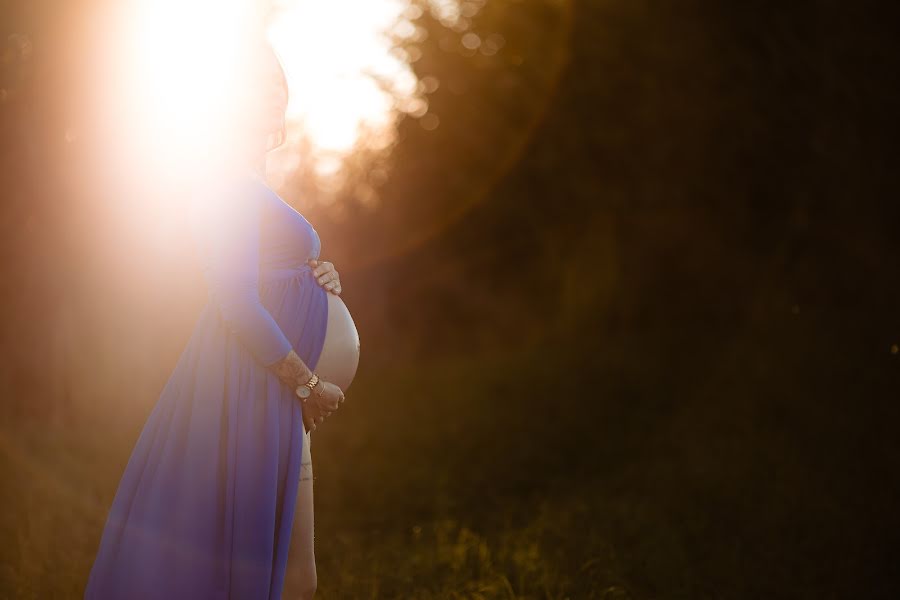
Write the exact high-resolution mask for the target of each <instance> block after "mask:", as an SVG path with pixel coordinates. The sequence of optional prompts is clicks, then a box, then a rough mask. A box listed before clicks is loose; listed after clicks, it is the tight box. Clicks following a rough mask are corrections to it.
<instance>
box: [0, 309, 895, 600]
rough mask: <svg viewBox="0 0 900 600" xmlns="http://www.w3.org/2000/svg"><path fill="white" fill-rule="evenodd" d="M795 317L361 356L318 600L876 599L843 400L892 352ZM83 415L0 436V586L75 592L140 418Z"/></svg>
mask: <svg viewBox="0 0 900 600" xmlns="http://www.w3.org/2000/svg"><path fill="white" fill-rule="evenodd" d="M804 319H805V320H804ZM804 319H799V318H798V317H796V316H793V315H785V316H784V317H783V318H781V320H774V321H772V322H770V323H763V324H759V323H757V324H753V325H752V326H750V325H747V324H744V325H742V326H737V325H736V326H735V327H734V328H731V329H729V330H728V331H722V332H720V333H718V334H716V333H708V334H706V335H704V336H700V338H698V336H697V335H696V334H693V335H692V332H691V331H690V330H689V329H688V328H687V327H686V326H685V328H684V330H677V329H670V330H669V331H668V332H665V335H661V334H660V332H659V331H657V332H656V334H649V333H645V334H643V335H636V334H635V335H630V336H628V338H627V339H618V340H607V341H606V342H605V343H604V346H603V348H601V347H600V345H599V344H595V345H592V346H590V347H585V348H582V349H573V348H571V347H569V348H570V349H568V350H567V349H566V346H564V345H559V346H546V347H540V348H533V349H530V350H522V351H520V352H511V353H508V354H505V355H498V354H495V355H491V356H477V357H475V356H472V357H468V358H455V359H445V360H436V361H432V362H430V363H428V364H421V365H418V366H417V367H416V368H415V369H411V368H410V367H409V365H406V364H394V365H393V366H392V365H390V364H381V365H378V366H377V368H376V366H375V365H373V364H368V365H366V366H365V367H364V369H363V371H362V372H361V373H360V376H359V378H358V379H357V382H356V383H355V384H354V387H353V389H352V390H351V393H350V394H349V395H348V398H349V400H348V402H347V404H346V405H345V407H344V408H342V414H341V415H340V417H339V418H335V419H333V420H332V421H331V422H329V423H328V426H327V427H324V428H323V429H322V430H321V431H320V432H319V433H317V434H315V436H314V442H313V456H314V463H315V471H316V537H317V541H316V544H317V546H316V553H317V562H318V570H319V596H320V597H322V598H421V599H431V598H485V599H487V598H503V599H505V598H523V599H524V598H533V599H559V600H562V599H565V598H571V599H576V598H587V599H594V598H597V599H601V598H602V599H650V598H759V597H765V598H774V597H784V598H805V597H809V598H813V597H815V598H842V597H851V596H853V597H866V598H871V597H890V592H891V591H892V586H891V585H890V584H891V581H890V579H889V578H888V576H887V574H888V573H889V572H890V571H889V569H890V566H889V563H888V562H887V560H886V559H885V558H884V554H883V553H882V549H883V547H884V546H883V543H886V542H887V541H888V539H889V538H888V535H889V534H888V532H890V531H892V530H894V529H893V528H892V526H893V525H895V524H896V521H897V518H896V517H893V516H891V513H892V511H891V510H890V508H891V507H892V506H893V501H894V499H895V498H896V496H895V495H894V492H895V490H894V488H893V487H891V486H890V485H883V484H884V483H885V482H884V481H882V480H880V477H879V476H877V475H873V474H877V473H879V472H882V473H883V472H890V469H891V468H892V467H893V466H895V465H896V458H897V451H896V446H895V445H892V444H888V443H886V442H885V441H884V439H882V438H880V436H881V435H882V434H884V435H889V430H890V425H889V423H890V422H891V418H890V417H891V416H892V415H893V413H890V412H884V411H886V410H893V409H886V408H883V407H884V406H886V405H882V404H879V403H877V402H870V403H868V404H865V406H867V409H866V410H858V408H859V406H860V404H859V402H858V401H857V400H856V399H862V402H863V403H865V401H866V399H871V398H875V397H876V395H877V394H881V393H882V392H883V390H884V389H885V388H884V386H885V385H890V386H893V385H895V384H896V378H895V376H894V375H892V373H893V371H892V369H891V365H893V370H896V363H895V362H894V363H891V362H889V361H891V360H896V357H892V356H891V355H890V354H889V352H885V353H880V352H879V351H877V349H874V348H869V347H867V346H865V345H864V344H863V342H860V345H859V347H858V348H856V350H857V351H858V352H869V354H866V355H865V358H866V361H868V362H866V361H863V360H862V359H861V358H860V359H859V360H857V361H856V362H854V363H853V364H849V363H846V362H844V363H842V362H841V359H842V357H843V356H844V353H845V352H846V350H847V347H846V346H845V347H844V348H843V350H841V351H840V352H839V351H838V350H837V347H836V346H834V345H829V344H826V343H823V340H824V338H823V336H824V335H826V334H824V333H820V332H821V331H822V330H821V328H820V327H818V323H817V322H816V320H815V318H814V317H812V316H804ZM827 335H829V336H833V335H835V332H834V331H830V332H828V333H827ZM688 339H690V340H691V344H690V346H689V347H684V346H682V343H683V342H684V341H685V340H688ZM882 354H883V355H882ZM858 356H862V355H858ZM864 364H868V366H867V367H865V366H863V365H864ZM561 374H562V377H561ZM463 378H465V379H466V380H468V381H472V382H474V386H473V388H472V390H467V389H465V388H462V387H461V385H460V382H461V380H462V379H463ZM545 385H549V386H550V387H549V389H552V390H554V392H555V394H545V393H542V392H541V391H540V390H543V389H548V388H545V387H544V386H545ZM848 393H852V394H854V396H853V398H852V399H851V398H849V397H848V395H847V394H848ZM879 407H882V408H879ZM88 413H89V411H87V412H86V413H85V414H88ZM93 418H94V419H95V421H94V424H89V423H91V418H87V417H86V416H84V415H82V416H81V417H79V418H77V419H73V420H72V424H70V425H69V426H60V425H55V426H49V425H46V424H40V423H35V422H10V421H8V420H7V421H6V422H4V425H3V426H2V429H0V432H2V436H0V450H2V452H0V460H2V463H0V469H2V471H0V473H2V476H3V478H4V481H5V482H6V483H7V485H8V487H6V490H7V491H6V492H4V504H5V506H4V510H3V511H2V513H0V527H2V529H0V533H2V535H3V539H4V540H6V543H5V544H3V545H2V548H0V553H2V554H0V558H2V565H3V566H2V571H0V597H4V598H5V597H9V598H75V597H80V595H81V593H82V590H83V587H84V584H85V580H86V577H87V573H88V570H89V568H90V564H91V561H92V560H93V553H94V552H95V550H96V545H97V542H98V539H99V534H100V531H101V529H102V526H103V521H104V519H105V516H106V511H107V510H108V507H109V503H110V501H111V498H112V495H113V493H114V491H115V486H116V484H117V483H118V478H119V476H120V475H121V470H122V468H123V466H124V464H125V461H126V460H127V457H128V453H129V452H130V450H131V447H132V444H133V443H134V440H135V439H136V435H137V432H138V430H139V428H140V426H141V421H142V417H137V416H133V417H132V418H131V419H130V420H126V421H125V422H124V423H121V422H120V423H112V422H110V423H104V422H103V420H102V417H96V416H95V417H93ZM879 439H881V441H878V440H879ZM861 461H862V462H861ZM861 464H862V465H865V468H861V467H860V465H861ZM289 576H290V575H289ZM861 589H865V590H867V591H866V593H862V592H860V593H859V594H858V595H857V594H856V593H854V590H857V591H859V590H861ZM848 594H849V595H848Z"/></svg>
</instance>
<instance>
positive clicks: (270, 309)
mask: <svg viewBox="0 0 900 600" xmlns="http://www.w3.org/2000/svg"><path fill="white" fill-rule="evenodd" d="M207 196H208V197H207V198H203V199H201V200H202V201H196V202H194V203H193V206H192V209H191V214H192V215H193V219H192V222H193V225H194V231H195V235H196V239H197V241H198V243H199V245H198V247H199V248H200V249H201V251H202V256H203V258H204V278H205V280H206V282H207V285H208V289H209V302H208V303H207V305H206V306H205V307H204V309H203V311H202V312H201V314H200V316H199V319H198V322H197V324H196V327H195V329H194V331H193V334H192V335H191V337H190V340H189V341H188V343H187V345H186V347H185V349H184V351H183V352H182V354H181V356H180V358H179V360H178V362H177V364H176V366H175V369H174V371H173V373H172V375H171V377H170V378H169V380H168V382H167V383H166V385H165V387H164V388H163V390H162V392H161V394H160V397H159V399H158V401H157V403H156V405H155V407H154V409H153V411H152V412H151V414H150V416H149V418H148V419H147V422H146V424H145V426H144V429H143V431H142V433H141V435H140V438H139V439H138V441H137V444H136V446H135V448H134V450H133V452H132V455H131V458H130V460H129V462H128V466H127V467H126V469H125V473H124V475H123V476H122V479H121V482H120V484H119V488H118V491H117V492H116V496H115V499H114V501H113V504H112V508H111V510H110V513H109V516H108V519H107V522H106V526H105V528H104V531H103V536H102V539H101V542H100V548H99V551H98V553H97V557H96V560H95V562H94V565H93V568H92V570H91V574H90V578H89V581H88V585H87V589H86V591H85V598H88V599H98V600H115V599H118V598H123V599H124V598H127V599H129V600H140V599H147V600H149V599H165V600H180V599H218V598H223V599H224V598H229V599H253V600H258V599H264V598H269V599H276V598H279V597H280V596H281V590H282V585H283V581H284V571H285V565H286V562H287V553H288V545H289V541H290V532H291V525H292V523H293V518H294V504H295V502H296V496H297V486H298V479H299V472H300V460H301V450H302V444H303V439H304V435H303V433H304V429H303V419H302V414H301V404H300V402H299V401H298V400H297V398H296V396H295V395H294V394H293V390H291V389H289V388H288V386H286V385H284V384H283V383H281V381H280V380H279V379H278V378H277V377H276V376H275V375H274V373H272V372H271V370H269V369H268V368H267V367H268V366H270V365H272V364H273V363H275V362H277V361H278V360H280V359H281V358H283V357H284V356H285V355H287V353H288V352H289V351H290V350H291V349H292V348H293V349H294V350H295V351H296V352H297V354H298V355H299V356H300V357H301V358H302V359H303V360H304V362H306V364H307V365H308V366H309V367H310V368H315V366H316V363H317V361H318V358H319V354H320V353H321V350H322V345H323V343H324V340H325V328H326V325H327V322H328V302H327V297H326V294H327V292H326V291H325V290H324V289H323V288H322V287H321V286H319V285H318V284H317V282H316V281H315V278H314V276H313V275H312V273H311V269H310V268H309V266H308V265H306V261H307V260H308V259H309V258H318V255H319V249H320V241H319V237H318V235H317V233H316V231H315V230H314V229H313V227H312V226H311V225H310V224H309V222H308V221H307V220H306V219H305V218H304V217H303V216H302V215H301V214H300V213H298V212H297V211H295V210H294V209H293V208H291V207H290V206H289V205H288V204H286V203H285V202H284V201H283V200H282V199H281V198H280V197H279V196H278V195H277V194H275V192H273V191H272V190H271V189H269V188H268V187H267V186H266V185H265V184H263V183H262V182H261V181H259V180H256V179H254V178H252V177H250V176H247V177H243V178H241V177H239V178H236V181H231V182H229V183H228V184H227V185H222V186H219V187H218V188H217V191H215V192H214V191H212V190H207Z"/></svg>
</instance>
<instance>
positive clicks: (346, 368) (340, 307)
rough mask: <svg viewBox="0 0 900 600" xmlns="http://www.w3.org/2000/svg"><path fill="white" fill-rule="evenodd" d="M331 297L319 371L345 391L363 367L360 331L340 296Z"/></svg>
mask: <svg viewBox="0 0 900 600" xmlns="http://www.w3.org/2000/svg"><path fill="white" fill-rule="evenodd" d="M326 296H328V326H327V328H326V330H325V343H324V345H323V346H322V354H321V355H320V356H319V362H318V363H317V364H316V372H317V373H318V374H319V376H320V377H322V378H323V379H324V380H325V381H330V382H331V383H333V384H335V385H336V386H338V387H339V388H341V389H342V390H344V391H346V390H347V388H348V387H350V382H352V381H353V377H354V376H355V375H356V367H357V366H359V332H357V331H356V324H355V323H354V322H353V317H351V316H350V311H349V310H347V305H345V304H344V301H343V300H341V298H340V296H335V295H334V294H332V293H328V294H326Z"/></svg>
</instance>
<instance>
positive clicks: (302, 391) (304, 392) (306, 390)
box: [297, 385, 309, 399]
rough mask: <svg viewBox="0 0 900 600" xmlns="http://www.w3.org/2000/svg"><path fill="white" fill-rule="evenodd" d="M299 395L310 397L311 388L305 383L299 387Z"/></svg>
mask: <svg viewBox="0 0 900 600" xmlns="http://www.w3.org/2000/svg"><path fill="white" fill-rule="evenodd" d="M297 395H298V396H300V397H301V398H304V399H305V398H309V388H308V387H306V386H305V385H301V386H300V387H298V388H297Z"/></svg>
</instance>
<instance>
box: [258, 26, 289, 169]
mask: <svg viewBox="0 0 900 600" xmlns="http://www.w3.org/2000/svg"><path fill="white" fill-rule="evenodd" d="M264 47H265V50H264V51H265V52H266V53H267V54H268V55H269V56H270V57H271V58H272V59H273V60H274V61H275V64H276V65H277V66H278V78H279V81H280V83H281V85H282V87H284V97H285V99H286V100H285V106H286V105H287V101H288V100H289V99H290V91H289V90H288V83H287V75H286V74H285V72H284V67H283V66H282V64H281V60H280V59H279V58H278V53H277V52H275V49H274V48H273V47H272V45H271V44H269V42H268V41H266V42H265V43H264ZM286 140H287V127H286V123H285V122H282V124H281V131H279V132H278V134H277V137H275V139H274V140H272V141H271V142H269V143H267V144H266V152H269V151H271V150H274V149H276V148H278V147H279V146H281V145H282V144H284V142H285V141H286Z"/></svg>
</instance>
